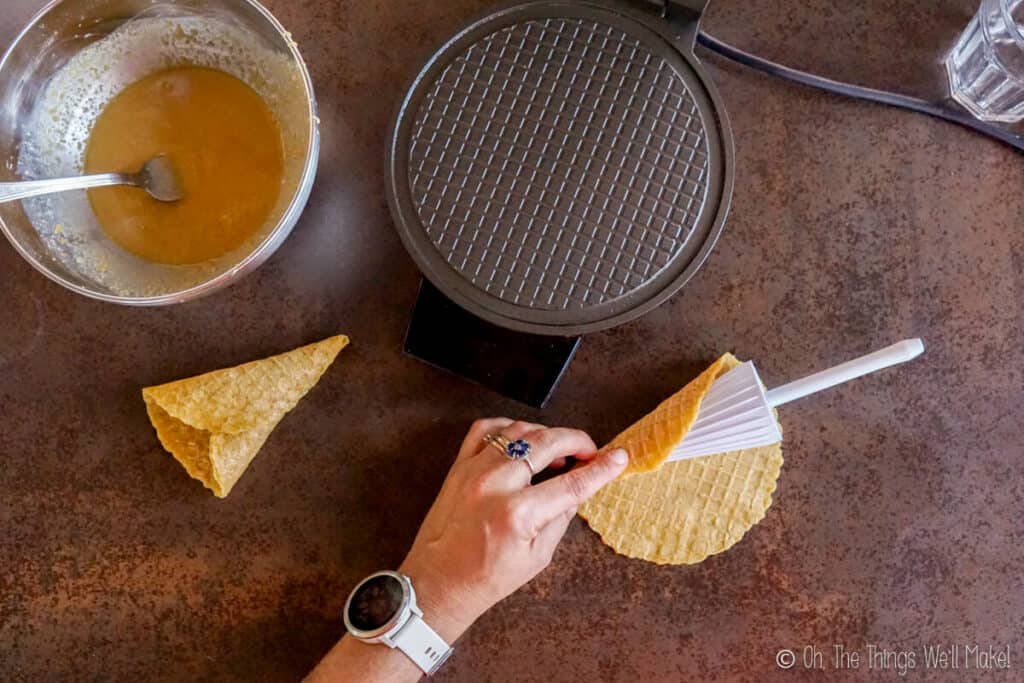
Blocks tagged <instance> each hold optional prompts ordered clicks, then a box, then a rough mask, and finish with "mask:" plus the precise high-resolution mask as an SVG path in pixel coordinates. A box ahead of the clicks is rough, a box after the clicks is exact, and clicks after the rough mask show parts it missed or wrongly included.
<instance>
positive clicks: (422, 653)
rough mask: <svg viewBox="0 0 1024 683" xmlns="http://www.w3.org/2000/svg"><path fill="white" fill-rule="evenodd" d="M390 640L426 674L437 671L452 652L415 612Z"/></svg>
mask: <svg viewBox="0 0 1024 683" xmlns="http://www.w3.org/2000/svg"><path fill="white" fill-rule="evenodd" d="M391 640H392V642H394V644H395V645H396V646H398V649H400V650H401V651H402V652H404V653H405V654H406V656H408V657H409V659H411V660H412V661H414V662H415V663H416V666H418V667H419V668H421V669H423V673H425V674H427V675H428V676H429V675H431V674H432V673H434V672H435V671H437V670H438V669H439V668H440V666H441V665H442V664H444V661H445V660H446V659H448V656H449V655H450V654H451V653H452V648H451V647H450V646H449V645H448V643H446V642H444V640H443V639H442V638H441V636H439V635H437V634H436V633H434V629H432V628H430V627H429V626H427V624H426V622H425V621H423V620H422V619H420V618H419V616H417V615H416V614H415V613H414V614H412V615H411V616H410V617H409V621H407V622H405V625H404V626H402V630H401V631H399V632H398V633H397V634H395V635H394V636H392V638H391Z"/></svg>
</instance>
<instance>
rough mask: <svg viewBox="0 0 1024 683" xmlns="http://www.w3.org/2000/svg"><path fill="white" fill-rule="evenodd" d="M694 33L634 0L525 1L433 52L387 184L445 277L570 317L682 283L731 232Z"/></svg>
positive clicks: (611, 318)
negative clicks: (725, 232)
mask: <svg viewBox="0 0 1024 683" xmlns="http://www.w3.org/2000/svg"><path fill="white" fill-rule="evenodd" d="M694 28H695V27H694ZM683 35H685V31H683V32H679V31H678V30H675V29H673V28H672V27H671V26H670V25H669V24H668V22H666V21H665V20H663V19H661V18H660V17H658V16H656V15H654V14H652V13H649V12H647V11H645V10H642V9H639V8H637V9H634V8H632V7H631V6H630V5H627V4H625V3H614V4H613V3H605V2H528V3H524V4H518V5H514V6H510V7H505V8H503V9H500V10H498V11H496V12H494V13H492V14H490V15H488V16H487V17H485V18H483V19H481V20H478V21H476V22H475V23H473V24H471V25H470V26H468V27H467V28H465V29H464V30H463V31H461V32H460V33H459V34H458V35H456V36H455V37H454V38H452V39H451V40H450V41H448V42H447V43H446V44H445V45H444V46H443V47H442V48H441V49H440V50H439V51H438V52H437V53H436V54H435V55H434V56H433V57H432V58H431V59H430V61H429V62H428V63H427V64H426V66H424V68H423V70H422V71H421V72H420V73H419V75H418V76H417V77H416V79H415V81H414V82H413V84H412V86H411V88H410V89H409V92H408V94H407V95H406V98H405V100H404V101H403V103H402V106H401V109H400V111H399V115H398V118H397V121H396V123H395V127H394V130H393V131H392V134H391V137H390V139H389V160H390V167H389V175H388V184H389V187H388V194H389V202H390V204H391V210H392V213H393V214H394V217H395V222H396V225H397V227H398V231H399V234H400V236H401V238H402V241H403V242H404V244H405V246H406V248H407V249H408V251H409V253H410V254H411V255H412V257H413V258H414V259H415V261H416V262H417V264H418V266H419V267H420V269H421V270H422V271H423V273H424V274H425V275H426V276H427V277H428V278H429V279H430V280H431V282H433V283H434V285H435V286H437V287H438V289H440V290H441V291H442V292H444V293H445V295H447V296H448V297H449V298H450V299H451V300H453V301H455V302H456V303H457V304H459V305H460V306H462V307H463V308H465V309H466V310H468V311H470V312H471V313H473V314H475V315H477V316H479V317H481V318H483V319H485V320H487V321H489V322H492V323H495V324H498V325H501V326H503V327H507V328H510V329H514V330H519V331H524V332H532V333H539V334H555V335H575V334H583V333H587V332H593V331H597V330H600V329H605V328H609V327H612V326H614V325H618V324H621V323H623V322H626V321H628V320H630V319H632V318H635V317H637V316H639V315H642V314H643V313H645V312H647V311H649V310H650V309H652V308H653V307H655V306H657V305H658V304H660V303H662V302H663V301H664V300H665V299H667V298H668V297H669V296H671V295H672V294H673V293H675V292H676V291H677V290H678V289H679V288H680V287H682V286H683V285H684V284H685V283H686V281H687V280H688V279H689V278H690V277H691V276H692V275H693V274H694V273H695V272H696V270H697V269H698V268H699V267H700V266H701V264H702V263H703V261H704V259H705V258H706V257H707V255H708V253H709V252H710V250H711V248H712V247H713V246H714V242H715V240H716V239H717V237H718V235H719V233H720V232H721V229H722V225H723V222H724V220H725V214H726V212H727V210H728V204H729V200H730V196H731V191H732V155H733V152H732V138H731V133H730V130H729V126H728V121H727V119H726V117H725V114H724V110H723V109H722V107H721V104H720V102H719V100H718V96H717V94H716V92H715V91H714V88H713V86H712V85H711V84H710V81H709V79H708V78H707V77H706V76H705V75H703V74H702V72H701V70H700V67H699V65H698V63H697V60H696V59H695V58H694V57H693V55H692V52H691V51H690V49H689V48H681V47H680V45H681V44H683V43H685V42H686V39H685V38H683V37H682V36H683ZM689 42H690V44H691V46H692V34H690V38H689Z"/></svg>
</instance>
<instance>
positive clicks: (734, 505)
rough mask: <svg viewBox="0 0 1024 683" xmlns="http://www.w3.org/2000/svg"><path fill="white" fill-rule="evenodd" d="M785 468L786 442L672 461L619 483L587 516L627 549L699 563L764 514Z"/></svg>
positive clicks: (667, 560)
mask: <svg viewBox="0 0 1024 683" xmlns="http://www.w3.org/2000/svg"><path fill="white" fill-rule="evenodd" d="M781 469H782V444H781V443H776V444H772V445H770V446H764V447H762V448H755V449H751V450H745V451H735V452H732V453H723V454H721V455H710V456H707V457H704V458H693V459H691V460H680V461H677V462H669V463H666V464H665V465H663V466H662V467H661V469H659V470H656V471H654V472H649V473H644V474H634V475H632V476H629V477H625V478H622V479H618V480H616V481H614V482H612V483H611V484H609V485H608V486H606V487H605V488H604V489H602V490H601V491H600V492H598V494H597V495H596V496H594V497H593V498H591V499H590V501H588V502H587V503H586V504H584V505H583V506H581V507H580V509H579V514H580V516H581V517H583V518H584V519H586V520H587V522H588V523H589V524H590V527H591V528H592V529H593V530H594V531H596V532H597V533H598V534H600V535H601V540H603V541H604V543H605V544H606V545H608V546H610V547H611V548H612V549H613V550H615V552H617V553H619V554H620V555H625V556H627V557H633V558H637V559H642V560H648V561H650V562H656V563H658V564H695V563H697V562H701V561H702V560H704V559H705V558H706V557H708V556H709V555H714V554H716V553H720V552H722V551H723V550H727V549H729V548H730V547H732V546H733V545H735V544H736V543H737V542H738V541H739V540H740V539H741V538H743V534H745V533H746V532H747V531H748V530H749V529H750V528H751V527H753V526H754V525H755V524H757V523H758V522H760V521H761V519H763V518H764V515H765V513H766V512H767V511H768V507H769V506H770V505H771V504H772V492H773V491H775V483H776V480H777V479H778V478H779V472H780V471H781Z"/></svg>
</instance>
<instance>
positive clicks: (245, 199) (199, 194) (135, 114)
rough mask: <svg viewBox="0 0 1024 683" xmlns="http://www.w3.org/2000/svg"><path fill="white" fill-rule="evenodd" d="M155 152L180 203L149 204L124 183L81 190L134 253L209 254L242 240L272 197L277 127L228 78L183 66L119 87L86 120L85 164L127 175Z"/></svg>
mask: <svg viewBox="0 0 1024 683" xmlns="http://www.w3.org/2000/svg"><path fill="white" fill-rule="evenodd" d="M159 154H166V155H167V156H168V157H170V159H171V161H172V162H173V164H174V166H175V168H176V170H177V172H178V175H179V177H180V180H181V185H182V190H183V191H184V197H185V198H184V199H182V200H181V201H179V202H175V203H163V202H159V201H157V200H155V199H153V198H152V197H150V196H149V195H148V194H146V192H145V190H143V189H141V188H132V187H110V188H101V189H96V190H90V191H89V200H90V202H91V203H92V208H93V211H94V212H95V213H96V217H97V219H98V220H99V223H100V225H101V227H102V228H103V230H104V231H105V232H106V233H107V235H109V236H110V237H111V239H113V240H114V241H115V242H117V243H118V244H120V245H121V246H122V247H124V248H125V249H127V250H128V251H130V252H132V253H133V254H135V255H136V256H140V257H141V258H144V259H147V260H149V261H156V262H158V263H169V264H188V263H199V262H201V261H206V260H208V259H212V258H216V257H218V256H221V255H223V254H225V253H227V252H229V251H231V250H232V249H235V248H236V247H238V246H240V245H241V244H242V243H243V242H245V240H246V239H247V238H248V237H250V236H251V235H252V234H253V233H254V232H256V231H257V230H258V229H259V228H260V227H261V226H262V225H263V223H264V221H265V220H266V219H267V216H268V215H269V214H270V211H271V210H272V209H273V207H274V205H275V204H276V203H277V199H278V194H279V193H280V191H281V178H282V175H283V167H284V158H283V151H282V144H281V132H280V129H279V128H278V125H277V122H276V121H275V119H274V115H273V114H272V113H271V111H270V109H269V107H267V105H266V103H265V102H264V101H263V100H262V99H261V98H260V96H259V95H258V94H257V93H256V92H255V91H254V90H253V89H252V88H250V87H249V86H248V85H246V84H245V83H243V82H242V81H240V80H238V79H237V78H235V77H234V76H230V75H228V74H226V73H223V72H221V71H217V70H214V69H208V68H204V67H194V66H185V67H176V68H172V69H167V70H165V71H160V72H157V73H154V74H151V75H149V76H147V77H145V78H143V79H142V80H140V81H138V82H137V83H133V84H132V85H130V86H128V87H127V88H125V90H124V91H123V92H121V93H120V94H119V95H118V96H117V97H115V98H114V99H113V100H112V101H111V102H110V104H108V105H107V107H106V108H105V109H104V110H103V112H102V113H101V114H100V116H99V118H98V119H97V120H96V125H95V126H94V127H93V130H92V133H91V135H90V138H89V144H88V146H87V148H86V158H85V170H86V172H87V173H106V172H112V171H114V172H130V173H134V172H136V171H138V170H139V169H140V168H142V165H143V164H144V163H145V162H146V161H147V160H149V159H151V158H153V157H155V156H157V155H159Z"/></svg>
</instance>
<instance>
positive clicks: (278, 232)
mask: <svg viewBox="0 0 1024 683" xmlns="http://www.w3.org/2000/svg"><path fill="white" fill-rule="evenodd" d="M64 2H66V0H50V1H49V2H47V3H46V5H44V6H43V7H42V9H40V10H39V11H38V12H36V13H35V15H33V16H32V18H31V19H30V20H29V21H28V23H26V24H25V26H24V27H23V28H22V29H21V30H20V31H19V32H18V34H17V35H16V36H15V37H14V40H12V41H11V43H10V45H8V47H7V49H6V50H4V53H3V56H2V57H0V72H3V69H4V67H6V66H7V62H8V60H9V59H10V58H11V55H12V54H13V52H14V50H15V49H17V47H18V45H20V44H21V42H22V40H24V38H25V36H26V35H28V33H29V32H30V31H31V30H32V29H33V28H35V27H36V26H37V25H38V24H39V23H40V22H41V21H43V20H44V19H45V17H46V15H48V14H49V13H50V12H51V11H53V10H54V9H55V8H57V7H58V6H60V5H62V4H64ZM242 2H244V3H245V4H247V5H249V6H250V7H252V8H253V9H255V10H256V11H257V12H258V13H259V14H260V15H261V16H262V17H263V18H264V20H266V21H267V23H268V24H270V26H272V27H273V28H274V30H275V31H277V34H278V35H279V36H280V37H281V39H282V40H283V41H284V43H285V45H287V46H288V51H289V53H290V54H291V56H292V59H293V60H294V62H295V64H296V65H297V66H298V68H299V72H300V73H301V75H302V84H303V88H304V90H305V92H306V100H307V102H308V103H309V121H308V139H309V142H308V143H307V145H306V159H305V163H304V165H303V169H302V176H301V177H300V178H299V184H298V187H297V188H296V189H295V192H294V194H293V195H292V199H291V201H290V202H289V203H288V207H287V208H286V209H285V211H284V213H283V214H281V218H280V219H278V221H277V225H275V226H274V228H273V229H272V230H271V231H270V232H269V233H268V234H267V236H266V237H264V238H263V241H261V242H260V243H259V244H258V245H257V246H256V247H255V248H254V249H253V250H252V251H251V252H249V253H248V254H246V256H245V257H244V258H242V259H241V260H240V261H239V262H238V263H236V264H235V265H234V266H232V267H231V268H229V269H228V270H226V271H224V272H223V273H220V274H219V275H217V276H216V277H213V278H211V279H209V280H206V281H205V282H201V283H199V284H197V285H193V286H191V287H188V288H187V289H183V290H180V291H177V292H170V293H168V294H160V295H156V296H121V295H117V294H109V293H106V292H100V291H96V290H93V289H90V288H88V287H85V286H82V285H80V284H78V283H76V282H72V281H70V280H68V279H67V278H64V277H62V276H61V275H60V274H59V273H56V272H54V271H53V270H51V269H50V268H49V267H48V266H47V265H46V263H45V262H43V261H42V260H41V259H38V258H36V257H35V255H33V254H32V253H31V252H29V251H28V250H27V249H25V248H24V247H23V246H22V245H21V243H20V242H19V241H18V240H17V239H16V238H15V237H14V235H13V234H12V232H11V230H10V229H9V228H8V227H7V223H6V222H5V221H4V220H3V218H2V217H0V231H2V232H3V234H4V237H6V238H7V241H8V242H9V243H10V244H11V246H12V247H14V250H15V251H17V252H18V253H19V254H20V255H21V257H22V258H24V259H25V260H26V261H28V262H29V264H30V265H31V266H32V267H33V268H35V269H36V270H37V271H39V272H40V273H42V274H43V275H45V276H46V277H47V278H49V279H50V280H52V281H53V282H56V283H57V284H59V285H61V286H62V287H65V288H66V289H70V290H71V291H73V292H76V293H78V294H81V295H82V296H86V297H88V298H90V299H96V300H98V301H106V302H109V303H115V304H122V305H126V306H166V305H170V304H178V303H184V302H186V301H191V300H193V299H198V298H200V297H203V296H206V295H207V294H211V293H212V292H215V291H217V290H219V289H223V288H224V287H227V286H228V285H229V284H231V283H233V282H235V280H237V279H240V278H241V277H243V276H244V275H247V274H248V273H251V272H252V271H254V270H256V268H258V267H259V266H260V265H262V264H263V263H264V262H265V261H266V260H267V259H269V258H270V256H271V255H272V254H273V253H274V252H275V251H277V249H278V247H280V246H281V244H282V243H283V242H284V240H285V238H286V237H288V235H289V234H291V231H292V230H293V229H294V227H295V224H296V223H297V222H298V219H299V217H300V216H301V214H302V212H303V211H304V210H305V207H306V203H307V202H308V200H309V195H310V193H311V192H312V189H313V182H314V180H315V179H316V172H317V166H318V164H319V159H320V126H319V123H320V117H319V111H318V107H317V101H316V93H315V91H314V89H313V79H312V77H311V76H310V73H309V68H308V66H307V65H306V61H305V59H303V57H302V54H301V53H300V52H299V48H298V44H297V43H296V42H295V40H294V39H293V38H292V35H291V33H290V32H289V31H288V30H287V29H286V28H285V27H284V25H283V24H281V22H280V21H278V19H277V17H275V16H274V15H273V13H271V12H270V10H268V9H267V8H266V7H264V6H263V5H262V4H261V3H260V2H259V1H258V0H242Z"/></svg>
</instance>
